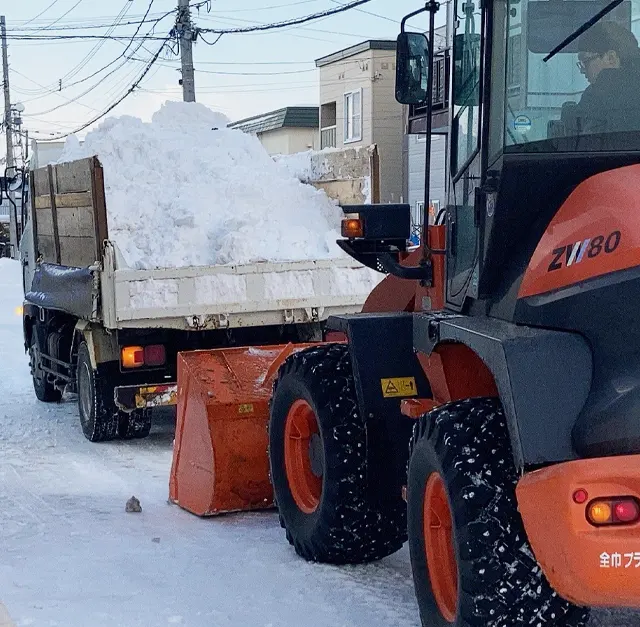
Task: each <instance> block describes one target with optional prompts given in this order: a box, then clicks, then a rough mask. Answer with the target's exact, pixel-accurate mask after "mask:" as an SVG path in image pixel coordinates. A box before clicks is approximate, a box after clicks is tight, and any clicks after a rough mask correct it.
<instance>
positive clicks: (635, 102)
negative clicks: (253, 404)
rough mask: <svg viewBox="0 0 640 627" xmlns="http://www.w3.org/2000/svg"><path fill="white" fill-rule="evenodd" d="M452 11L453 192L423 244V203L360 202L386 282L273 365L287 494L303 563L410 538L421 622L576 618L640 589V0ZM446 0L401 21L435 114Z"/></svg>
mask: <svg viewBox="0 0 640 627" xmlns="http://www.w3.org/2000/svg"><path fill="white" fill-rule="evenodd" d="M444 6H445V5H443V12H444ZM447 6H448V11H449V15H448V16H447V17H448V20H449V22H450V24H451V25H452V29H451V30H452V32H453V50H452V54H451V68H450V70H451V72H450V103H451V107H450V109H451V113H450V135H449V150H448V152H449V160H448V170H449V172H448V202H447V204H446V208H445V209H443V210H442V211H441V212H440V215H439V216H437V219H436V220H435V221H434V222H433V223H431V224H430V223H429V220H428V218H425V224H424V228H423V231H422V233H423V237H422V241H421V244H420V247H419V249H418V250H415V251H411V252H410V251H408V250H407V247H406V241H407V239H408V238H409V235H410V229H409V226H410V225H409V207H408V206H405V207H404V208H403V209H402V210H400V209H398V208H397V207H394V208H393V210H390V209H385V207H384V206H371V205H369V206H359V207H355V206H351V207H344V210H345V213H346V214H348V215H346V218H345V221H344V223H343V237H344V239H343V240H342V241H341V242H340V244H341V246H342V247H343V248H344V249H345V250H346V251H348V252H349V253H350V254H351V255H352V256H353V257H354V258H356V259H358V260H359V261H361V262H362V263H364V264H365V265H367V266H369V267H371V268H375V269H378V270H381V271H384V272H386V273H388V274H389V277H388V278H386V279H385V280H384V281H383V282H382V283H381V284H380V285H379V286H378V288H376V290H375V291H374V292H373V293H372V295H371V297H370V299H369V301H368V303H367V305H366V307H365V311H363V312H362V313H361V314H357V315H347V316H337V317H334V318H332V319H330V320H329V326H330V328H331V329H332V330H333V332H334V333H336V334H337V335H335V336H334V337H333V338H332V340H333V341H331V342H328V343H326V344H323V345H319V346H314V347H311V348H307V349H305V350H301V351H298V352H296V353H295V354H294V355H292V356H291V357H289V358H288V359H287V360H286V361H285V362H284V364H283V365H282V367H281V368H280V370H279V373H278V376H277V378H276V380H275V385H274V390H273V396H272V399H271V409H270V412H271V415H270V424H269V457H270V473H271V480H272V483H273V488H274V493H275V500H276V503H277V506H278V510H279V515H280V519H281V523H282V526H283V527H284V528H285V530H286V535H287V538H288V540H289V542H291V544H293V546H294V547H295V550H296V551H297V552H298V553H299V554H300V555H301V556H303V557H304V558H306V559H308V560H312V561H321V562H329V563H335V564H341V563H357V562H366V561H369V560H375V559H379V558H382V557H384V556H386V555H389V554H390V553H392V552H394V551H396V550H397V549H398V548H400V546H401V545H402V544H403V543H404V542H405V541H406V540H407V539H408V542H409V548H410V555H411V563H412V569H413V577H414V582H415V591H416V594H417V598H418V602H419V608H420V614H421V619H422V624H423V625H425V627H426V626H429V627H438V626H446V625H454V626H456V627H470V626H478V627H480V626H482V627H487V626H491V627H506V626H509V625H553V626H554V627H578V626H580V625H584V624H585V623H586V621H587V618H588V608H589V607H591V606H609V607H616V606H620V607H622V606H627V607H638V606H640V51H639V50H638V42H637V39H636V36H637V35H639V34H640V1H639V0H630V1H629V0H614V1H613V2H600V0H597V1H594V0H582V1H575V0H544V1H540V0H486V2H480V1H479V0H452V2H451V3H447ZM439 9H440V6H439V4H438V3H437V2H435V1H433V0H432V1H430V2H428V3H427V4H426V5H425V6H424V7H423V8H422V9H420V10H419V11H417V12H416V13H414V14H412V15H411V16H408V17H407V18H405V20H404V21H403V24H402V33H401V34H400V36H399V38H398V50H397V55H398V58H397V84H396V97H397V99H398V100H399V101H400V102H401V103H403V104H406V105H412V106H423V107H424V106H425V105H426V110H427V111H428V112H430V110H431V101H432V93H433V76H432V72H431V68H432V63H433V58H434V45H433V38H434V24H435V19H436V13H437V12H438V11H439ZM422 12H424V13H427V14H428V15H429V23H430V27H429V32H428V33H429V34H428V36H425V35H424V34H422V33H415V32H408V31H407V30H406V23H407V19H408V18H413V17H414V16H416V15H418V14H419V13H422ZM425 30H426V29H425ZM426 135H427V172H426V182H427V185H426V188H427V190H426V194H425V206H428V201H429V192H428V181H429V155H430V137H431V117H430V114H428V115H427V123H426ZM403 496H404V499H406V503H405V501H404V500H403Z"/></svg>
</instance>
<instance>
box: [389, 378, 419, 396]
mask: <svg viewBox="0 0 640 627" xmlns="http://www.w3.org/2000/svg"><path fill="white" fill-rule="evenodd" d="M380 383H381V385H382V396H384V397H385V398H398V397H405V396H417V395H418V388H417V387H416V379H415V377H404V378H395V379H380Z"/></svg>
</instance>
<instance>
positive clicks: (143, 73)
mask: <svg viewBox="0 0 640 627" xmlns="http://www.w3.org/2000/svg"><path fill="white" fill-rule="evenodd" d="M170 39H171V38H170V37H167V38H165V41H164V43H163V44H162V46H160V48H159V49H158V51H157V52H156V53H155V54H154V55H153V57H152V58H151V60H150V61H149V63H148V64H147V66H146V67H145V69H144V71H143V72H142V74H141V75H140V76H139V77H138V78H137V79H136V81H135V82H134V83H133V85H131V87H129V89H128V90H127V91H126V92H125V93H124V94H123V95H122V96H121V97H120V98H118V99H117V100H116V101H115V102H114V103H113V104H112V105H110V106H109V107H107V109H105V110H104V111H103V112H102V113H101V114H100V115H98V116H96V117H95V118H93V119H92V120H90V121H89V122H87V123H86V124H83V125H82V126H79V127H78V128H76V129H75V130H73V131H70V132H68V133H65V134H63V135H58V136H56V137H52V138H50V139H46V140H43V141H56V140H60V139H65V138H66V137H69V136H70V135H75V134H76V133H79V132H81V131H84V130H85V129H86V128H88V127H89V126H91V125H92V124H95V123H96V122H98V121H99V120H101V119H102V118H104V117H105V116H107V115H109V113H111V111H113V110H114V109H115V108H116V107H117V106H118V105H119V104H120V103H121V102H123V101H124V100H126V99H127V98H128V97H129V96H130V95H131V94H132V93H133V92H134V91H135V90H136V89H137V88H138V86H139V85H140V83H142V81H143V80H144V78H145V77H146V76H147V74H148V73H149V71H150V70H151V68H152V67H153V65H154V64H155V62H156V61H157V60H158V58H159V57H160V54H161V53H162V51H163V50H164V47H165V45H166V44H167V42H168V41H169V40H170Z"/></svg>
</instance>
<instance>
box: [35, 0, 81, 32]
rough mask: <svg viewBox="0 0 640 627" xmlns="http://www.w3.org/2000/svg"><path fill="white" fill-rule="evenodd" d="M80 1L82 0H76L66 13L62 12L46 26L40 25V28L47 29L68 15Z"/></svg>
mask: <svg viewBox="0 0 640 627" xmlns="http://www.w3.org/2000/svg"><path fill="white" fill-rule="evenodd" d="M81 2H82V0H78V2H76V3H75V4H74V5H73V6H72V7H71V8H70V9H69V10H68V11H67V12H66V13H63V14H62V15H61V16H60V17H59V18H58V19H57V20H54V21H53V22H51V24H49V25H48V26H44V27H42V28H41V29H40V30H49V29H50V28H51V27H52V26H53V25H54V24H57V23H58V22H59V21H60V20H61V19H62V18H63V17H67V15H69V13H71V12H72V11H73V10H74V9H75V8H76V7H77V6H79V5H80V3H81Z"/></svg>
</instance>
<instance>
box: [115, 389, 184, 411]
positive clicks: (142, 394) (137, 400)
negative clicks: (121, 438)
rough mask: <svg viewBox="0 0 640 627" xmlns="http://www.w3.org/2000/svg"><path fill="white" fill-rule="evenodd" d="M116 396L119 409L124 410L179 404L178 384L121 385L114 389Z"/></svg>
mask: <svg viewBox="0 0 640 627" xmlns="http://www.w3.org/2000/svg"><path fill="white" fill-rule="evenodd" d="M114 398H115V402H116V406H117V407H118V409H120V410H121V411H124V412H132V411H135V410H136V409H150V408H152V407H168V406H170V405H177V404H178V384H177V383H163V384H162V385H148V384H147V385H126V386H119V387H117V388H116V389H115V391H114Z"/></svg>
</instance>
